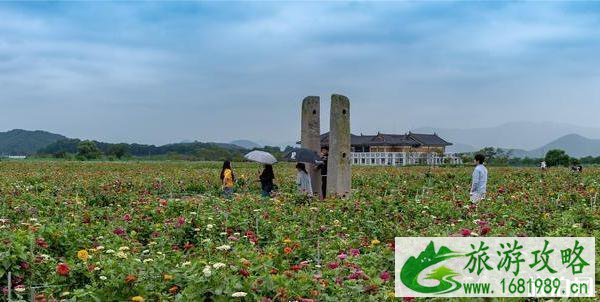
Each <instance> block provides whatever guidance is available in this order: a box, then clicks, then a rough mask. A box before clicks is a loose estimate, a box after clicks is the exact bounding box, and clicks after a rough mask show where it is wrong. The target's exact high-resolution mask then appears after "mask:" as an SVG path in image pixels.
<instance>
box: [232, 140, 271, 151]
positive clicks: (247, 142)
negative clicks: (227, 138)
mask: <svg viewBox="0 0 600 302" xmlns="http://www.w3.org/2000/svg"><path fill="white" fill-rule="evenodd" d="M230 144H232V145H236V146H240V147H242V148H246V149H254V148H262V147H263V146H261V145H259V144H258V143H255V142H253V141H250V140H247V139H238V140H234V141H231V142H230Z"/></svg>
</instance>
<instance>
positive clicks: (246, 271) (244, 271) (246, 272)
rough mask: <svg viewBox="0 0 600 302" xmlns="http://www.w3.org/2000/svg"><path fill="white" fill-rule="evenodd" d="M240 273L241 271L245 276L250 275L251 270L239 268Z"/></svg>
mask: <svg viewBox="0 0 600 302" xmlns="http://www.w3.org/2000/svg"><path fill="white" fill-rule="evenodd" d="M238 273H240V275H242V276H244V277H248V276H250V272H249V271H248V270H245V269H241V270H239V271H238Z"/></svg>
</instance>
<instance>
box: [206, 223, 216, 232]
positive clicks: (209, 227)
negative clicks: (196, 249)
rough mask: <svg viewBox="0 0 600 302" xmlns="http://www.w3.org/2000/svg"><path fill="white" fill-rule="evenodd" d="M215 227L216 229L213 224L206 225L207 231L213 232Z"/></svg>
mask: <svg viewBox="0 0 600 302" xmlns="http://www.w3.org/2000/svg"><path fill="white" fill-rule="evenodd" d="M213 227H214V225H212V224H207V225H206V230H207V231H210V230H211V229H212V228H213Z"/></svg>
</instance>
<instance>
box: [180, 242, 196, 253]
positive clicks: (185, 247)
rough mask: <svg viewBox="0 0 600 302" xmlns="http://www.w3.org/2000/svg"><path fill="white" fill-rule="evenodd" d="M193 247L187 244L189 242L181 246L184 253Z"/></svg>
mask: <svg viewBox="0 0 600 302" xmlns="http://www.w3.org/2000/svg"><path fill="white" fill-rule="evenodd" d="M193 247H194V245H193V244H191V243H189V242H188V243H186V244H184V245H183V249H184V250H186V251H189V250H190V249H192V248H193Z"/></svg>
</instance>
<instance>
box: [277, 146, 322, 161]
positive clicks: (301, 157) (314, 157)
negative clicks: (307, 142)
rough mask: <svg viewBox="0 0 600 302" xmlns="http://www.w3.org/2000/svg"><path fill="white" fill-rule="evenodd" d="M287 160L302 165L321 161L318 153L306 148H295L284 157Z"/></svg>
mask: <svg viewBox="0 0 600 302" xmlns="http://www.w3.org/2000/svg"><path fill="white" fill-rule="evenodd" d="M284 158H285V159H287V160H294V161H297V162H301V163H310V164H314V163H315V161H318V160H321V157H320V156H319V154H317V152H315V151H313V150H310V149H306V148H294V149H292V150H291V151H289V152H288V153H286V154H285V156H284Z"/></svg>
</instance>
